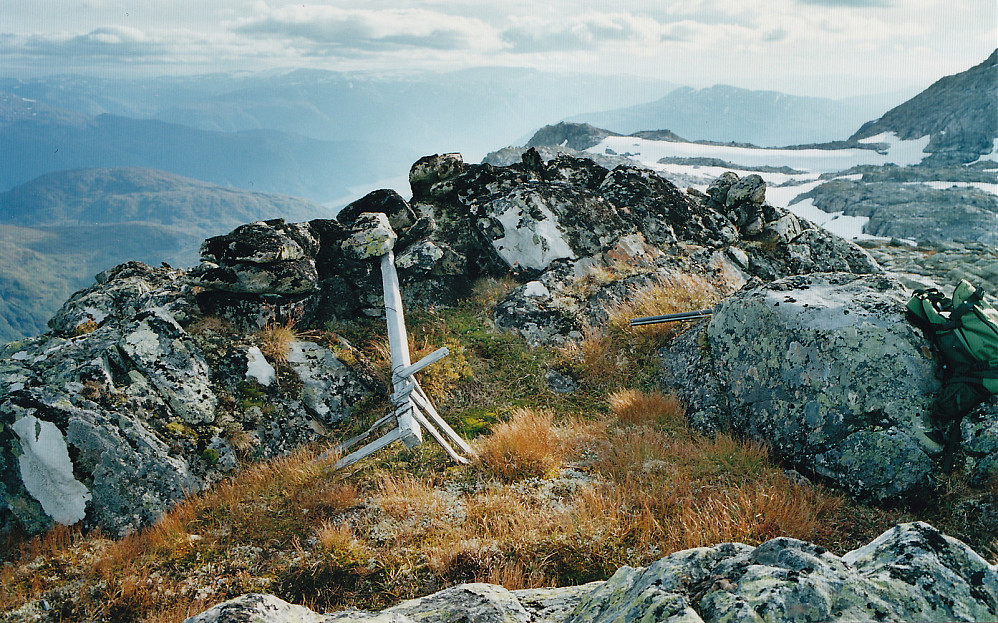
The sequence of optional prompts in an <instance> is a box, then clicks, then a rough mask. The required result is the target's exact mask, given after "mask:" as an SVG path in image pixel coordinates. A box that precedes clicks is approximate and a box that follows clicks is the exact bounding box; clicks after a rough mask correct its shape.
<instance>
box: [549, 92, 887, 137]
mask: <svg viewBox="0 0 998 623" xmlns="http://www.w3.org/2000/svg"><path fill="white" fill-rule="evenodd" d="M901 99H903V96H900V95H890V96H881V97H875V96H871V97H857V98H850V99H847V100H833V99H827V98H820V97H801V96H796V95H787V94H785V93H779V92H776V91H753V90H749V89H741V88H737V87H732V86H725V85H717V86H713V87H710V88H706V89H693V88H690V87H681V88H678V89H675V90H673V91H671V92H670V93H668V94H666V95H665V96H664V97H661V98H659V99H657V100H655V101H653V102H648V103H645V104H639V105H636V106H629V107H625V108H617V109H613V110H606V111H603V112H591V113H586V114H581V115H575V116H572V117H569V118H568V119H567V121H570V122H576V123H588V124H590V125H593V126H596V127H599V128H604V129H606V130H612V131H614V132H618V133H620V134H632V133H634V132H639V131H642V130H658V129H669V130H671V131H673V132H675V133H676V134H678V135H680V136H684V137H686V138H688V139H690V140H705V141H720V142H737V143H752V144H754V145H759V146H762V147H777V146H786V145H802V144H810V143H824V142H830V141H836V140H841V139H842V138H843V137H846V136H849V135H850V134H852V133H853V132H854V131H855V129H856V128H857V127H859V126H860V125H861V124H862V123H864V122H865V121H867V120H868V119H871V118H873V117H876V116H878V115H880V114H881V113H882V112H883V111H884V110H885V109H886V108H887V106H888V104H886V102H888V101H890V102H891V103H892V104H893V103H896V102H897V101H900V100H901Z"/></svg>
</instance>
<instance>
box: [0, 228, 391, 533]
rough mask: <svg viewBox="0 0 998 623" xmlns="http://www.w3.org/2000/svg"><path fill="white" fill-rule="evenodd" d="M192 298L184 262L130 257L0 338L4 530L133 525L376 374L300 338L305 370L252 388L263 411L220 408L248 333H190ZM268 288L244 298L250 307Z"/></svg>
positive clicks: (295, 438)
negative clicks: (51, 315) (36, 323)
mask: <svg viewBox="0 0 998 623" xmlns="http://www.w3.org/2000/svg"><path fill="white" fill-rule="evenodd" d="M282 231H288V232H295V231H296V228H295V227H294V226H293V225H285V226H284V229H283V230H282ZM299 233H300V232H299ZM299 246H300V243H299ZM294 261H297V260H291V262H294ZM281 263H287V262H277V263H276V264H281ZM243 265H244V266H249V265H250V264H248V263H246V264H243ZM259 266H263V265H259ZM195 296H199V295H197V294H196V291H195V290H194V289H193V288H191V287H189V286H188V285H187V284H186V283H184V275H183V273H182V272H181V271H176V270H172V269H167V268H151V267H149V266H146V265H144V264H138V263H129V264H126V265H122V266H119V267H116V268H114V269H112V270H110V271H107V272H105V273H102V274H101V275H100V276H99V279H98V283H97V284H96V285H95V286H93V287H91V288H88V289H87V290H84V291H81V292H79V293H77V294H76V295H74V297H73V298H72V299H71V300H70V301H68V302H67V303H66V304H65V305H64V306H63V309H62V310H60V312H59V314H57V315H56V317H55V319H54V322H53V326H54V327H55V328H56V331H54V332H53V333H50V334H46V335H43V336H39V337H37V338H31V339H28V340H22V341H20V342H14V343H10V344H7V345H4V346H3V347H0V532H7V531H9V530H11V529H13V528H14V527H15V526H17V527H18V528H19V529H23V530H26V531H27V532H29V533H38V532H42V531H44V530H46V529H48V528H50V527H51V526H52V525H54V524H55V523H61V524H73V525H80V526H82V527H83V528H84V529H87V528H92V527H99V528H101V529H102V530H103V531H104V532H105V533H106V534H108V535H112V536H121V535H124V534H128V533H130V532H134V531H136V530H138V529H140V528H142V527H144V526H147V525H149V524H151V523H153V522H154V521H155V520H156V519H158V518H159V517H160V516H161V515H162V514H163V513H164V512H166V511H167V510H168V509H169V508H170V507H171V506H172V505H173V504H174V503H176V502H177V501H178V500H180V499H182V498H183V496H184V495H186V494H188V493H196V492H198V491H201V490H202V489H203V488H204V487H205V486H207V485H208V484H210V483H211V482H214V481H215V480H218V479H220V478H223V477H225V476H226V475H230V474H231V473H232V472H233V471H234V470H235V469H237V468H238V463H239V459H252V458H267V457H274V456H279V455H283V454H287V453H288V452H291V451H292V450H294V449H295V448H297V447H300V446H301V445H302V444H305V443H312V442H315V441H318V440H319V439H320V438H322V432H321V431H323V430H324V424H327V423H330V422H333V421H336V420H338V419H342V418H343V417H345V416H346V414H347V413H349V408H350V406H351V405H352V404H354V403H355V402H356V401H357V400H359V399H360V398H361V397H362V396H364V395H367V393H368V392H369V391H370V389H369V388H370V387H372V386H373V383H372V382H371V379H370V378H369V377H368V375H366V374H362V373H359V372H358V371H357V370H356V369H353V368H350V367H348V366H346V365H344V364H343V363H342V362H340V361H339V360H338V359H336V357H335V356H334V355H333V353H332V352H331V351H329V350H328V349H321V348H319V347H317V346H315V345H313V344H310V345H308V346H302V345H298V346H296V348H295V349H293V353H292V357H291V359H292V360H294V361H293V362H291V363H290V365H291V366H293V368H292V369H293V370H295V371H297V372H299V373H300V375H301V377H302V379H303V382H302V383H301V384H297V383H292V384H290V385H291V387H287V388H282V387H280V384H278V383H271V385H270V387H266V388H264V387H263V386H262V385H259V386H257V387H260V388H261V390H263V391H265V394H266V398H265V399H266V401H267V407H268V415H265V414H264V412H263V411H262V410H261V409H260V408H259V406H252V407H246V408H233V405H234V404H237V403H235V401H232V400H231V399H230V400H229V402H228V405H229V408H227V409H225V410H224V411H223V412H221V415H223V416H224V417H219V414H218V413H217V412H216V411H217V410H216V405H217V403H218V402H219V401H218V398H217V396H219V395H220V394H221V393H222V392H225V393H228V394H230V395H233V394H234V397H236V398H238V396H239V392H242V391H243V390H242V389H241V388H242V387H243V386H244V385H245V384H246V383H247V382H248V379H247V369H248V357H247V353H248V352H249V350H250V347H251V346H252V344H251V343H249V342H248V341H249V340H250V339H251V338H250V336H247V335H240V334H238V333H236V332H234V330H233V329H232V328H231V327H229V328H222V329H221V333H218V334H216V333H215V330H214V329H204V328H202V329H199V331H198V332H197V335H192V334H191V333H189V332H188V331H187V330H186V329H185V328H184V327H183V325H182V323H181V322H180V321H179V318H184V320H185V321H186V322H188V323H190V322H191V321H192V320H194V319H195V318H198V317H199V316H200V312H199V311H198V310H197V306H196V304H195V303H194V299H195ZM244 296H248V295H244ZM268 296H269V295H264V296H260V297H258V298H256V299H255V302H254V304H252V305H251V304H250V302H251V299H250V298H245V299H243V300H244V303H245V304H246V307H245V312H246V314H247V315H254V314H256V313H258V312H260V310H262V309H263V308H265V307H268V304H269V303H270V302H272V299H270V298H268ZM200 297H202V298H203V297H204V294H201V295H200ZM276 308H277V309H280V308H279V307H276ZM271 311H273V309H272V310H271ZM178 317H179V318H178ZM81 319H86V320H81ZM212 322H213V323H216V324H217V323H219V321H218V320H217V319H215V320H214V321H212ZM81 324H82V325H83V327H80V325H81ZM211 324H212V323H209V324H208V325H207V326H211ZM253 328H254V329H256V327H253ZM60 334H61V335H60ZM62 335H68V336H70V337H62ZM343 347H344V348H349V345H346V344H343ZM249 382H252V381H251V380H250V381H249ZM303 403H305V404H303ZM232 435H236V436H238V437H239V438H240V439H239V448H240V452H241V455H240V456H239V457H237V456H236V451H235V449H234V446H235V442H234V441H233V439H232V438H230V436H232Z"/></svg>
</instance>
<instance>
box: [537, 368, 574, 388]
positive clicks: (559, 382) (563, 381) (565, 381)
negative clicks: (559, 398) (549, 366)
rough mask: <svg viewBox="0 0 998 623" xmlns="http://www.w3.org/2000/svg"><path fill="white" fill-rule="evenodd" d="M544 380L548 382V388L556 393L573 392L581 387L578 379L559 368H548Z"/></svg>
mask: <svg viewBox="0 0 998 623" xmlns="http://www.w3.org/2000/svg"><path fill="white" fill-rule="evenodd" d="M544 382H545V383H547V385H548V389H550V390H551V391H553V392H554V393H556V394H571V393H573V392H576V391H578V389H579V382H578V381H576V380H575V379H574V378H572V377H571V376H569V375H567V374H565V373H563V372H559V371H558V370H548V371H547V372H545V373H544Z"/></svg>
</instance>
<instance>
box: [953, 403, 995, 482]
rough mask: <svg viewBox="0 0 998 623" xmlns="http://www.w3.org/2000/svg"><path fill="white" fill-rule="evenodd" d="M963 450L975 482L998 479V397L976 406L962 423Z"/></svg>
mask: <svg viewBox="0 0 998 623" xmlns="http://www.w3.org/2000/svg"><path fill="white" fill-rule="evenodd" d="M960 450H961V451H962V452H963V454H964V457H965V458H966V471H967V475H968V476H969V481H970V483H971V484H972V485H976V486H984V485H986V484H988V483H989V482H995V481H996V480H998V398H992V399H991V400H990V401H989V402H986V403H984V404H982V405H979V406H977V407H975V408H974V409H973V410H972V411H971V412H970V413H968V414H967V415H966V416H964V418H963V420H962V421H961V422H960Z"/></svg>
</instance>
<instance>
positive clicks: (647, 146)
mask: <svg viewBox="0 0 998 623" xmlns="http://www.w3.org/2000/svg"><path fill="white" fill-rule="evenodd" d="M892 136H893V135H892ZM874 138H877V137H874ZM866 140H867V141H872V139H866ZM873 142H883V143H887V144H888V145H889V148H888V151H887V153H885V154H882V153H879V152H877V151H874V150H872V149H858V148H850V149H766V148H762V147H739V146H736V145H701V144H698V143H676V142H672V141H654V140H648V139H635V138H633V137H628V136H609V137H607V138H605V139H603V141H601V142H600V143H599V145H596V146H595V147H592V148H590V149H589V150H587V151H590V152H593V153H603V152H604V151H605V150H606V149H607V148H608V147H609V148H610V149H613V150H614V151H616V152H618V153H623V152H629V157H630V158H632V159H634V160H637V161H639V162H640V163H641V164H643V165H645V166H647V167H649V168H651V169H655V170H663V169H664V166H663V165H660V164H658V161H659V160H660V159H661V158H674V157H679V158H719V159H721V160H726V161H728V162H732V163H735V164H738V165H741V166H743V167H749V168H751V167H783V166H789V167H791V168H793V169H797V170H799V171H806V172H808V173H831V172H834V171H843V170H845V169H849V168H851V167H854V166H858V165H862V164H874V165H882V164H886V163H888V162H893V163H894V164H898V165H903V164H916V163H918V162H921V159H922V157H924V156H925V154H923V153H921V152H922V149H924V148H925V146H926V145H928V144H929V137H924V138H922V139H918V140H915V141H899V140H897V138H896V137H894V139H893V140H883V141H873ZM916 154H917V157H916ZM666 166H670V167H671V166H675V165H666ZM687 172H689V173H699V172H703V173H708V171H704V170H703V169H701V170H700V171H696V170H694V169H693V168H692V167H690V168H689V169H687ZM784 175H785V174H784ZM789 177H794V176H787V177H785V178H784V179H783V180H782V181H786V179H788V178H789ZM798 177H799V176H798ZM766 178H767V176H766V175H763V179H766ZM772 179H773V182H774V183H780V181H777V179H776V178H772Z"/></svg>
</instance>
